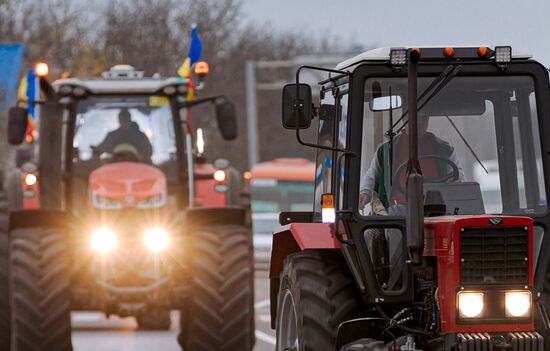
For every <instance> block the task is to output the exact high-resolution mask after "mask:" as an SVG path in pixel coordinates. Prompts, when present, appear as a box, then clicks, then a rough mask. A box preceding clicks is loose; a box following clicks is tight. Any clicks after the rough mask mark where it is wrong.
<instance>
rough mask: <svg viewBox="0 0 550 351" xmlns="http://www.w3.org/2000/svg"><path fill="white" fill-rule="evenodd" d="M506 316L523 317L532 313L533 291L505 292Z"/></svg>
mask: <svg viewBox="0 0 550 351" xmlns="http://www.w3.org/2000/svg"><path fill="white" fill-rule="evenodd" d="M505 304H506V317H512V318H522V317H528V316H529V315H530V314H531V292H529V291H510V292H507V293H506V294H505Z"/></svg>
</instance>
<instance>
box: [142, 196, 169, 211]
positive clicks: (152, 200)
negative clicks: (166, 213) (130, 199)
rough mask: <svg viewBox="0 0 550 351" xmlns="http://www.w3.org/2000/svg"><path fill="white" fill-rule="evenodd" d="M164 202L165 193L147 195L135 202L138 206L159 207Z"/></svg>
mask: <svg viewBox="0 0 550 351" xmlns="http://www.w3.org/2000/svg"><path fill="white" fill-rule="evenodd" d="M165 203H166V194H159V195H154V196H149V197H147V198H145V199H143V200H140V201H139V202H138V204H137V207H138V208H159V207H162V206H164V204H165Z"/></svg>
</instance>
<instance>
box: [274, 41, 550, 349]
mask: <svg viewBox="0 0 550 351" xmlns="http://www.w3.org/2000/svg"><path fill="white" fill-rule="evenodd" d="M307 69H314V70H321V71H325V72H326V73H327V78H326V80H324V81H321V82H319V85H318V87H315V88H312V87H310V86H308V85H306V84H302V83H300V81H299V80H300V73H301V71H303V70H307ZM547 82H548V74H547V71H546V69H545V68H544V67H543V66H542V65H541V64H540V63H538V62H536V61H534V60H533V59H531V57H530V56H529V55H523V54H516V53H514V52H512V48H511V47H508V46H504V47H484V46H482V47H455V48H453V47H447V48H435V47H434V48H381V49H375V50H371V51H368V52H365V53H363V54H360V55H358V56H356V57H354V58H351V59H349V60H347V61H344V62H342V63H340V64H339V65H338V66H337V67H336V68H334V69H324V68H316V67H311V66H304V67H301V68H300V69H299V70H298V72H297V74H296V83H294V84H289V85H287V86H286V87H285V88H284V90H283V125H284V126H285V127H286V128H288V129H294V130H296V136H297V139H298V141H299V142H300V143H301V144H303V145H305V146H310V147H315V148H317V150H318V151H317V162H316V177H315V195H314V198H315V200H314V206H313V209H312V211H311V212H299V213H298V212H285V213H281V216H280V220H281V224H284V225H285V226H283V227H281V228H280V229H278V230H277V231H275V233H274V238H273V256H272V257H273V258H272V262H271V282H272V293H273V294H272V317H273V319H272V321H273V326H276V327H277V329H278V330H277V337H278V339H277V342H278V350H284V349H285V347H287V348H288V347H292V345H299V347H298V349H300V350H302V349H305V350H310V349H311V350H314V349H326V350H329V349H331V350H354V349H355V348H353V347H356V346H353V345H360V346H362V347H366V346H365V345H370V347H372V348H365V349H368V350H371V349H372V350H374V349H378V348H375V347H379V349H381V350H386V349H387V350H393V349H395V347H396V346H399V347H401V349H402V350H403V349H406V350H412V349H419V350H432V349H433V350H474V349H476V348H475V347H482V348H481V349H484V350H485V349H487V350H505V349H508V348H509V349H514V350H543V349H544V347H546V348H547V349H548V348H549V345H548V342H547V340H548V338H549V337H550V334H548V333H549V330H550V329H549V328H550V325H549V324H548V313H549V312H550V294H548V292H547V291H546V290H545V288H544V286H545V285H547V284H548V280H547V279H548V278H547V273H548V271H549V260H548V259H547V258H546V257H545V255H543V254H542V253H544V252H546V251H548V250H550V238H549V237H548V236H545V235H544V232H545V228H548V225H549V224H550V217H549V214H548V213H549V212H548V208H547V196H548V193H549V191H548V183H549V181H550V180H549V178H548V174H550V170H549V168H548V167H550V160H548V155H547V152H546V150H548V149H549V148H550V143H549V141H548V140H547V138H545V137H544V135H545V134H544V132H543V131H544V130H548V128H550V120H549V119H548V116H549V113H550V110H549V108H550V106H548V101H550V100H549V97H550V96H549V93H550V89H549V87H548V84H547ZM312 89H318V90H319V95H320V101H318V102H313V101H312V93H311V90H312ZM314 119H317V120H318V123H316V125H317V128H318V138H317V140H315V141H306V140H304V139H303V138H302V137H301V135H300V129H303V128H308V127H309V126H310V125H311V124H312V120H314ZM313 262H317V264H319V267H317V268H315V267H314V266H315V264H314V263H313ZM302 265H303V266H302ZM304 267H307V269H311V270H312V271H314V270H316V269H317V270H318V271H319V272H324V273H323V274H324V275H325V277H324V280H321V275H323V274H321V273H319V275H320V276H319V280H318V281H317V280H315V279H313V278H311V276H310V278H311V279H313V280H315V282H314V284H313V285H315V291H317V293H316V294H318V295H319V296H317V297H316V298H317V300H316V301H319V304H326V306H325V307H327V306H332V307H330V308H328V307H327V308H328V310H330V309H331V308H333V307H334V309H335V310H334V314H331V313H329V316H324V315H323V316H321V315H315V316H314V314H315V313H320V311H321V309H319V310H315V309H314V308H311V306H310V305H309V304H310V303H311V304H315V303H316V302H313V301H304V300H307V298H306V297H304V296H305V295H301V296H300V297H297V296H296V295H297V294H300V293H299V291H305V290H307V291H309V290H308V289H310V287H311V286H312V284H311V282H309V283H308V284H309V285H308V284H306V283H305V280H307V279H308V278H306V277H305V276H303V275H301V274H296V273H297V272H298V271H296V270H297V269H306V268H304ZM322 267H325V268H326V271H323V269H325V268H322ZM328 267H332V269H333V270H334V272H337V273H334V272H333V271H331V268H328ZM301 280H304V282H302V281H301ZM344 281H345V283H344ZM337 282H338V283H337ZM323 284H329V285H328V286H326V287H325V285H323ZM331 284H338V288H336V287H334V288H331V287H330V286H331ZM301 289H305V290H301ZM336 297H338V298H341V299H343V300H342V301H339V300H338V298H336ZM329 300H332V301H329ZM320 301H323V302H322V303H321V302H320ZM336 301H337V302H336ZM333 304H334V306H333ZM273 305H275V306H273ZM304 306H308V307H307V309H306V308H305V307H304ZM313 310H315V311H317V312H313ZM292 313H295V314H296V317H292ZM320 314H323V313H320ZM291 317H292V318H294V321H293V322H291V323H287V322H288V318H290V319H292V318H291ZM324 317H327V322H326V323H324V324H323V328H325V329H324V330H327V331H329V330H330V333H329V336H328V337H326V338H325V339H322V338H320V337H319V338H315V337H311V336H312V335H315V330H313V329H314V327H312V326H311V324H313V322H312V320H311V319H313V318H315V319H316V320H324V319H323V318H324ZM285 323H286V324H285ZM325 324H326V325H325ZM294 328H296V330H297V331H298V332H297V333H295V330H294ZM545 340H546V341H545ZM545 342H546V345H545V344H544V343H545ZM312 345H313V346H312ZM476 345H477V346H476ZM518 345H519V346H518ZM357 347H358V346H357Z"/></svg>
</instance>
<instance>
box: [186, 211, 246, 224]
mask: <svg viewBox="0 0 550 351" xmlns="http://www.w3.org/2000/svg"><path fill="white" fill-rule="evenodd" d="M185 222H186V224H187V225H188V226H204V225H215V224H235V225H246V223H247V220H246V211H245V209H244V208H241V207H236V206H235V207H195V208H190V209H187V211H185Z"/></svg>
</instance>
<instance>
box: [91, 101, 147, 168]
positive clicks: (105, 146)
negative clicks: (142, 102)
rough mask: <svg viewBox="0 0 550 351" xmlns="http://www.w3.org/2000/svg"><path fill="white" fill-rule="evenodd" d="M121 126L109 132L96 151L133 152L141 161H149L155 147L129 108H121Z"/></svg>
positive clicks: (95, 148)
mask: <svg viewBox="0 0 550 351" xmlns="http://www.w3.org/2000/svg"><path fill="white" fill-rule="evenodd" d="M118 124H119V127H118V128H117V129H115V130H113V131H111V132H109V134H107V136H106V137H105V139H104V140H103V141H102V142H101V143H100V144H99V145H97V146H95V147H94V148H93V149H94V152H96V153H98V154H101V153H103V152H108V153H112V154H116V153H118V152H121V150H122V151H124V152H132V153H134V154H136V155H135V156H137V158H139V160H141V161H145V162H146V161H148V160H150V159H151V155H152V154H153V148H152V146H151V142H150V141H149V138H147V136H146V135H145V133H143V132H142V131H141V130H140V129H139V126H138V124H137V123H136V122H134V121H132V116H131V114H130V112H129V111H128V110H127V109H121V110H120V112H119V113H118Z"/></svg>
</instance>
